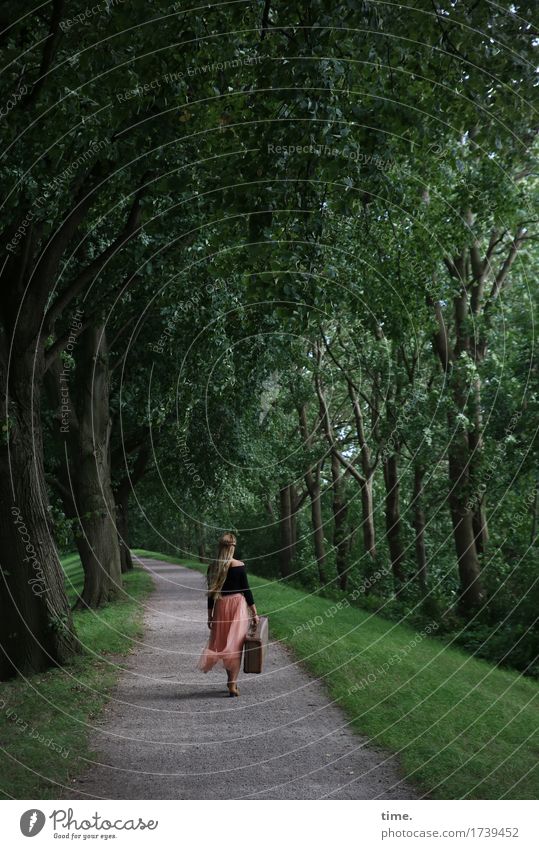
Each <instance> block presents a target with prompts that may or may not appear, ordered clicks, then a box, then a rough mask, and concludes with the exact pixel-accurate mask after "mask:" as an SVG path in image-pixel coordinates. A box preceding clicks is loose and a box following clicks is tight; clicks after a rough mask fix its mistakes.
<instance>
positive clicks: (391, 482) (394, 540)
mask: <svg viewBox="0 0 539 849" xmlns="http://www.w3.org/2000/svg"><path fill="white" fill-rule="evenodd" d="M384 482H385V486H386V501H385V508H386V510H385V513H386V535H387V544H388V547H389V556H390V559H391V568H392V571H393V583H394V587H395V593H396V594H397V595H399V593H401V592H402V590H403V587H404V585H405V582H406V576H405V574H404V548H403V545H402V534H401V530H402V527H401V526H402V523H401V516H400V484H399V471H398V457H397V454H392V455H391V456H389V457H386V459H385V460H384Z"/></svg>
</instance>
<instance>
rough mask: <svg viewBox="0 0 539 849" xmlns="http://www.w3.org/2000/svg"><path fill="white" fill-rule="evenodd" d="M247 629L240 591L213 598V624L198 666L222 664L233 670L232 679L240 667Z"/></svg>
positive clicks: (202, 667) (244, 603)
mask: <svg viewBox="0 0 539 849" xmlns="http://www.w3.org/2000/svg"><path fill="white" fill-rule="evenodd" d="M248 630H249V613H248V610H247V602H246V601H245V597H244V595H243V594H242V593H234V594H233V595H225V596H222V597H221V598H218V599H217V601H216V602H215V607H214V611H213V625H212V628H211V632H210V638H209V640H208V644H207V646H206V648H205V649H204V651H203V652H202V654H201V656H200V660H199V661H198V669H200V670H201V671H202V672H209V670H210V669H213V667H214V666H215V665H216V664H222V665H223V666H224V668H225V669H227V670H228V671H229V672H232V673H233V678H234V680H235V679H236V676H237V675H238V673H239V671H240V666H241V656H242V652H243V643H244V640H245V637H246V635H247V631H248Z"/></svg>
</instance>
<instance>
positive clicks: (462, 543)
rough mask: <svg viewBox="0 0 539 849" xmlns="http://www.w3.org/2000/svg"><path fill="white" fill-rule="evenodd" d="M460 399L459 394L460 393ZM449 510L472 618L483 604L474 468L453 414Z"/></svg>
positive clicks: (466, 611) (462, 596) (464, 607)
mask: <svg viewBox="0 0 539 849" xmlns="http://www.w3.org/2000/svg"><path fill="white" fill-rule="evenodd" d="M457 395H458V393H457ZM448 419H449V433H450V434H451V439H450V443H449V449H448V459H449V485H450V492H449V509H450V513H451V522H452V525H453V538H454V541H455V549H456V553H457V559H458V571H459V581H460V590H459V601H458V605H457V606H458V609H459V611H460V612H461V613H462V614H463V615H465V616H468V615H470V614H471V613H473V611H474V610H476V609H477V607H479V605H480V604H481V603H482V601H483V589H482V585H481V579H480V567H479V558H478V556H477V549H476V545H475V529H474V522H473V518H474V510H473V507H471V506H470V504H469V488H470V468H469V459H470V457H469V450H470V449H469V443H468V433H467V431H466V430H464V428H462V426H461V425H460V423H458V422H457V421H456V417H455V415H454V414H453V413H451V412H450V413H449V415H448Z"/></svg>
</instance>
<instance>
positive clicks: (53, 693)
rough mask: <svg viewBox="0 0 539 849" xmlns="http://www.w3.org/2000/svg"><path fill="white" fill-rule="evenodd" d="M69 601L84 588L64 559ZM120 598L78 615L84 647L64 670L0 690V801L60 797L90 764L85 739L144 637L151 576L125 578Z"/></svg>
mask: <svg viewBox="0 0 539 849" xmlns="http://www.w3.org/2000/svg"><path fill="white" fill-rule="evenodd" d="M62 565H63V567H64V570H65V572H66V587H67V592H68V595H69V597H70V600H71V601H73V600H74V599H75V597H76V594H77V591H78V590H80V589H81V588H82V569H81V565H80V561H79V558H78V556H77V555H70V556H68V557H65V558H63V559H62ZM123 586H124V591H125V595H124V596H123V597H121V598H120V599H119V600H118V601H116V602H114V603H113V604H109V605H108V606H106V607H104V608H102V609H100V610H99V611H87V610H86V611H80V612H79V611H77V612H76V613H75V614H74V619H75V626H76V629H77V633H78V635H79V638H80V640H81V642H82V644H83V645H84V646H85V647H86V648H85V651H84V652H83V654H81V655H80V656H78V657H77V658H76V659H75V660H74V661H73V662H72V663H70V664H69V665H68V666H66V667H65V668H64V669H55V670H51V671H49V672H47V673H44V674H42V675H35V676H33V677H31V678H29V679H28V681H24V680H21V679H16V680H13V681H9V682H8V683H5V684H3V685H2V690H1V694H0V746H1V748H2V750H3V751H1V754H0V763H1V778H0V793H1V796H2V798H14V799H54V798H58V797H59V796H60V797H62V796H63V797H65V795H66V794H65V791H64V790H63V789H62V787H61V786H60V787H58V786H57V785H56V784H55V783H54V782H58V784H59V785H66V786H69V784H70V782H71V780H72V778H73V776H74V775H76V774H78V773H79V772H80V770H81V766H82V764H81V762H80V758H81V757H89V756H90V754H91V753H90V751H89V749H88V744H87V739H88V733H89V731H90V730H91V726H92V725H93V724H94V723H95V720H96V717H98V715H99V714H100V712H101V711H102V709H103V707H104V705H105V703H106V701H107V699H108V696H109V693H110V690H111V688H112V687H113V685H114V684H115V682H116V680H117V678H118V675H119V673H120V669H121V663H122V660H121V658H122V657H123V656H125V655H127V654H128V653H129V652H130V651H131V649H132V648H133V645H134V641H135V640H136V639H137V638H139V637H140V636H141V635H142V605H141V602H142V601H143V599H144V597H145V596H146V595H147V594H148V593H149V592H150V590H151V589H152V586H153V582H152V579H151V577H150V575H149V574H148V572H145V571H143V570H142V569H140V568H135V569H134V570H133V572H130V573H129V574H127V575H124V576H123Z"/></svg>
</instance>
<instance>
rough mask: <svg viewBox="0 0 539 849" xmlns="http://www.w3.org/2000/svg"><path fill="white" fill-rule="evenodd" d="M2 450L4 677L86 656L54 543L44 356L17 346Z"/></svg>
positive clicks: (0, 663)
mask: <svg viewBox="0 0 539 849" xmlns="http://www.w3.org/2000/svg"><path fill="white" fill-rule="evenodd" d="M13 353H14V356H13V358H12V361H11V364H10V375H9V381H8V379H7V375H6V370H5V367H4V366H3V367H2V368H1V381H0V383H1V390H2V396H3V397H4V398H6V397H8V398H9V402H8V403H9V406H8V418H7V420H6V427H7V431H6V436H5V442H4V444H2V446H1V448H0V608H1V610H2V616H1V617H0V643H1V647H2V651H1V652H0V677H1V678H2V680H6V679H7V678H10V677H13V676H15V675H17V674H21V675H31V674H33V673H36V672H42V671H44V670H46V669H48V668H49V667H50V666H54V665H61V664H63V663H65V662H66V661H68V660H69V659H70V657H71V656H72V655H73V654H74V653H76V652H77V651H79V650H80V644H79V643H78V640H77V638H76V635H75V632H74V629H73V622H72V616H71V611H70V606H69V602H68V599H67V595H66V592H65V583H64V574H63V571H62V568H61V566H60V562H59V559H58V554H57V552H56V548H55V545H54V541H53V534H52V526H51V524H50V513H49V502H48V496H47V488H46V485H45V472H44V463H43V438H42V426H41V415H40V406H41V405H40V385H41V380H42V375H43V357H42V352H41V351H40V350H39V348H38V349H37V350H36V349H35V345H32V344H28V345H25V350H21V349H20V347H18V346H17V345H16V344H15V347H14V352H13Z"/></svg>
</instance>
